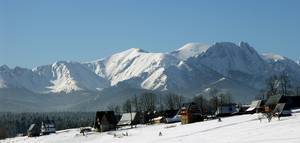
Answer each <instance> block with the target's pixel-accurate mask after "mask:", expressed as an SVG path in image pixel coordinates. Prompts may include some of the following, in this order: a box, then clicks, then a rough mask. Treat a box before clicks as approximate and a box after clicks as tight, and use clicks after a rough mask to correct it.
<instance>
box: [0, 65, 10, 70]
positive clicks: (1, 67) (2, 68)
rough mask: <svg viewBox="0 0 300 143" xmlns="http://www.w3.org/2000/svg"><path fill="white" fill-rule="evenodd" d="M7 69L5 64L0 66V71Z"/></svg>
mask: <svg viewBox="0 0 300 143" xmlns="http://www.w3.org/2000/svg"><path fill="white" fill-rule="evenodd" d="M6 70H9V67H8V66H7V65H2V66H0V71H6Z"/></svg>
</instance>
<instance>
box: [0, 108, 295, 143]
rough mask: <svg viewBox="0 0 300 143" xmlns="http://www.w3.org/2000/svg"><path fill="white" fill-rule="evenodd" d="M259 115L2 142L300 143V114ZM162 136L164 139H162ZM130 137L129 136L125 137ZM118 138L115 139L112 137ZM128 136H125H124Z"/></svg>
mask: <svg viewBox="0 0 300 143" xmlns="http://www.w3.org/2000/svg"><path fill="white" fill-rule="evenodd" d="M258 117H261V115H260V114H254V115H241V116H233V117H227V118H222V122H218V121H217V120H210V121H204V122H198V123H194V124H188V125H181V124H180V123H174V124H160V125H149V126H138V127H137V128H134V129H128V128H127V129H123V130H118V131H112V132H105V133H89V134H88V135H87V136H82V135H81V134H79V129H69V130H64V131H59V132H57V133H56V134H51V135H48V136H41V137H35V138H28V137H16V138H10V139H6V140H1V141H0V142H3V143H8V142H14V143H22V142H24V143H34V142H36V143H56V142H63V143H82V142H84V143H194V142H195V143H196V142H204V143H241V142H242V143H283V142H284V143H299V142H300V134H299V132H300V113H294V114H293V116H291V117H282V118H281V119H280V120H278V119H277V118H273V119H272V121H271V122H270V123H269V122H268V121H267V119H262V122H260V121H259V120H258ZM159 132H161V133H162V136H159ZM126 133H127V134H128V136H126V135H125V134H126ZM114 134H115V135H116V136H115V137H114V136H113V135H114ZM123 134H124V135H125V136H124V135H123Z"/></svg>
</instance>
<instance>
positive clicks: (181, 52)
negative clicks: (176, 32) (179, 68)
mask: <svg viewBox="0 0 300 143" xmlns="http://www.w3.org/2000/svg"><path fill="white" fill-rule="evenodd" d="M209 47H210V45H207V44H201V43H188V44H185V45H184V46H183V47H181V48H179V49H177V50H175V51H173V52H171V54H172V55H174V56H175V57H177V58H179V59H181V60H187V59H188V58H190V57H195V56H198V55H200V54H202V53H204V52H206V51H207V49H208V48H209Z"/></svg>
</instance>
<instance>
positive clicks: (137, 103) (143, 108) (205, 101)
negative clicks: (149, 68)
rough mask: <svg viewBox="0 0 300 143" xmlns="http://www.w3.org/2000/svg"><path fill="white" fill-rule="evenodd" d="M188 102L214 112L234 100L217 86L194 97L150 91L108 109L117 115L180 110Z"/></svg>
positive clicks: (203, 111)
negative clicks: (206, 93)
mask: <svg viewBox="0 0 300 143" xmlns="http://www.w3.org/2000/svg"><path fill="white" fill-rule="evenodd" d="M208 97H209V98H208ZM186 102H194V103H196V104H197V105H198V107H199V108H200V110H201V111H202V113H203V114H213V113H214V112H215V111H216V110H217V108H218V107H219V106H220V105H223V104H229V103H232V102H233V101H232V99H231V94H230V93H229V92H221V91H220V90H218V89H216V88H211V89H210V90H209V92H208V95H204V94H199V95H197V96H195V97H193V98H187V97H184V96H181V95H177V94H174V93H167V94H165V95H157V94H155V93H151V92H149V93H143V94H141V95H134V96H132V97H131V98H129V99H127V100H125V101H124V103H123V104H121V105H115V104H111V105H109V106H108V107H107V110H111V111H114V112H115V114H117V115H120V114H121V113H131V112H154V111H164V110H178V109H180V108H181V106H182V105H183V103H186Z"/></svg>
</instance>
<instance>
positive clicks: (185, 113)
mask: <svg viewBox="0 0 300 143" xmlns="http://www.w3.org/2000/svg"><path fill="white" fill-rule="evenodd" d="M180 115H181V117H180V119H181V124H189V123H194V122H198V121H203V117H202V113H201V110H200V109H199V108H198V106H197V104H196V103H194V102H191V103H185V104H183V105H182V107H181V110H180Z"/></svg>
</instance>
